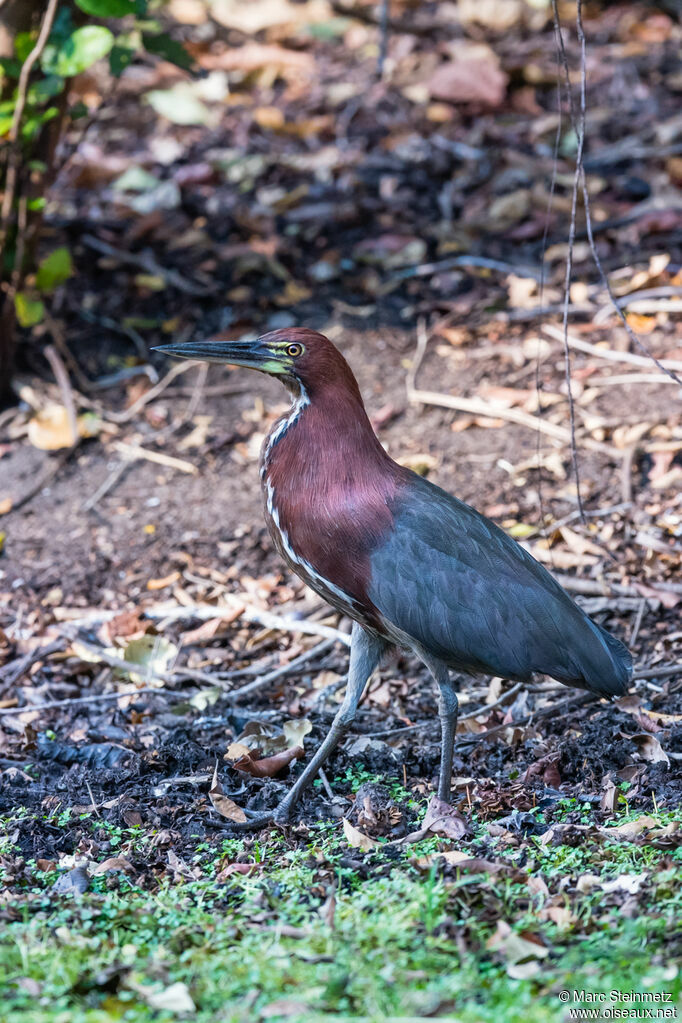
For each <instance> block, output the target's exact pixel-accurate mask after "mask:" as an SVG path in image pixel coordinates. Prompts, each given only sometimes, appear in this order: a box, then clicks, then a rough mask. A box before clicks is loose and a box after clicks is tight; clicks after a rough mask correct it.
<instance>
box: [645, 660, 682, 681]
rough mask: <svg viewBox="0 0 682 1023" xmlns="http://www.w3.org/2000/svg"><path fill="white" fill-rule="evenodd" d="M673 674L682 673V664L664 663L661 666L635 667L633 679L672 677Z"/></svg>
mask: <svg viewBox="0 0 682 1023" xmlns="http://www.w3.org/2000/svg"><path fill="white" fill-rule="evenodd" d="M671 675H682V664H664V665H663V666H662V667H660V668H643V669H642V668H635V673H634V675H633V681H635V682H636V681H637V680H638V679H648V678H670V677H671Z"/></svg>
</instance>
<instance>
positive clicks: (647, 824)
mask: <svg viewBox="0 0 682 1023" xmlns="http://www.w3.org/2000/svg"><path fill="white" fill-rule="evenodd" d="M657 824H658V821H657V820H656V819H655V818H654V817H647V816H643V817H638V818H637V820H634V821H626V822H625V824H617V825H616V827H613V828H599V833H600V834H602V835H603V836H604V838H615V839H624V840H625V841H626V842H632V841H633V840H634V839H635V838H637V836H638V835H641V834H642V832H643V831H651V829H652V828H655V827H656V825H657Z"/></svg>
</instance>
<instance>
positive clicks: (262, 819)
mask: <svg viewBox="0 0 682 1023" xmlns="http://www.w3.org/2000/svg"><path fill="white" fill-rule="evenodd" d="M244 812H245V813H246V814H248V816H247V818H246V820H245V821H230V827H232V828H234V830H235V831H262V830H263V828H267V827H268V825H270V824H274V822H275V815H274V813H272V811H271V812H269V813H250V814H249V811H248V810H245V811H244Z"/></svg>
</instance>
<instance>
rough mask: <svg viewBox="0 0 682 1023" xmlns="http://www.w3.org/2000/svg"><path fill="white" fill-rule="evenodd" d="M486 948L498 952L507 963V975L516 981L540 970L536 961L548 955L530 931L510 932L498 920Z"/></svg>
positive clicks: (504, 924)
mask: <svg viewBox="0 0 682 1023" xmlns="http://www.w3.org/2000/svg"><path fill="white" fill-rule="evenodd" d="M486 948H488V949H489V950H490V951H491V952H500V953H501V954H502V955H503V956H504V958H505V959H506V962H507V973H508V975H509V976H510V977H513V978H514V979H516V980H522V979H525V978H527V977H532V976H534V975H535V974H536V973H538V972H539V970H540V963H539V961H538V960H540V959H545V958H546V957H547V956H548V955H549V949H548V948H547V946H546V945H545V944H543V942H542V939H541V938H540V937H539V936H538V935H536V934H532V933H531V932H530V931H521V932H519V933H517V932H515V931H512V929H511V927H510V926H509V924H508V923H506V922H505V921H504V920H498V922H497V928H496V930H495V933H494V934H493V935H491V937H490V938H488V941H487V942H486Z"/></svg>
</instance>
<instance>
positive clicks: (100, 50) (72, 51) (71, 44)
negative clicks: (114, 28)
mask: <svg viewBox="0 0 682 1023" xmlns="http://www.w3.org/2000/svg"><path fill="white" fill-rule="evenodd" d="M113 45H114V36H113V34H112V33H111V32H110V31H109V29H108V28H105V27H104V25H84V26H83V28H77V29H76V30H75V32H72V33H71V35H70V36H69V37H68V38H67V39H65V40H64V41H63V42H62V43H61V44H60V45H59V46H58V47H56V48H55V50H54V52H52V53H50V54H49V55H48V50H47V47H46V48H45V54H44V55H43V56H44V58H45V61H46V62H45V61H44V62H43V70H44V71H47V72H52V73H53V74H57V75H61V76H62V78H72V77H73V76H74V75H79V74H81V72H83V71H87V69H88V68H89V67H91V66H92V65H93V64H94V63H95V62H96V61H98V60H101V59H102V57H106V56H107V54H108V53H109V51H110V50H111V48H112V46H113Z"/></svg>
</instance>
